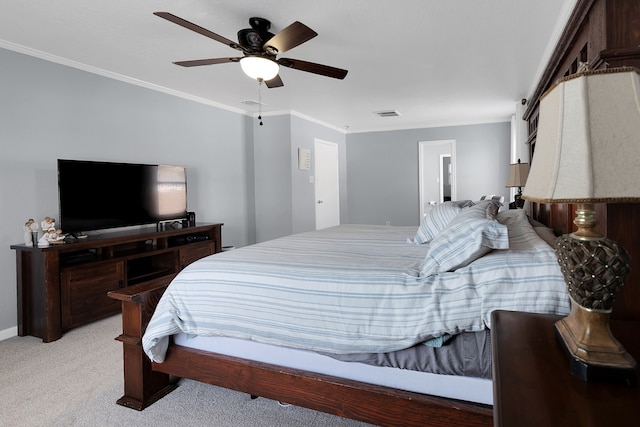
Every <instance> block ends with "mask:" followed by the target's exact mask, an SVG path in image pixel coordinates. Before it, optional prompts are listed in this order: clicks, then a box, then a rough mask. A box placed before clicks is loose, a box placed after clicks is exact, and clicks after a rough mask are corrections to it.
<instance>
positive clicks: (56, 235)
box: [38, 228, 65, 246]
mask: <svg viewBox="0 0 640 427" xmlns="http://www.w3.org/2000/svg"><path fill="white" fill-rule="evenodd" d="M64 237H65V236H64V235H62V230H56V229H55V228H52V229H50V230H47V232H46V233H44V234H43V235H42V237H41V238H40V240H38V246H49V245H50V244H52V243H63V242H64Z"/></svg>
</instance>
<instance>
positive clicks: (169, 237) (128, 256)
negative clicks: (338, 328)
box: [11, 224, 222, 342]
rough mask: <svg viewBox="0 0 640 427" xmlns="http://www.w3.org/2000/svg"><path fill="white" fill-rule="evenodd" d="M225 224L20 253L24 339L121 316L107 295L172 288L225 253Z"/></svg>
mask: <svg viewBox="0 0 640 427" xmlns="http://www.w3.org/2000/svg"><path fill="white" fill-rule="evenodd" d="M221 235H222V224H200V225H197V226H195V227H188V228H182V229H176V230H165V231H156V229H155V227H153V228H144V229H140V230H134V231H126V232H110V233H104V234H99V235H92V236H89V237H87V238H86V239H83V240H79V241H78V242H75V243H65V244H61V245H51V246H47V247H31V246H25V245H12V246H11V249H14V250H15V251H16V268H17V279H18V280H17V281H18V284H17V285H18V335H20V336H25V335H33V336H36V337H39V338H42V341H44V342H50V341H55V340H57V339H59V338H60V337H61V336H62V334H63V333H64V332H65V331H68V330H69V329H71V328H74V327H76V326H80V325H83V324H86V323H89V322H92V321H95V320H98V319H101V318H104V317H107V316H110V315H112V314H115V313H118V312H119V311H120V304H119V303H118V301H115V300H113V299H111V298H109V297H107V292H109V291H112V290H115V289H121V288H126V287H127V286H133V285H140V284H150V283H154V284H156V285H157V284H168V283H169V282H170V281H171V279H173V278H174V277H175V275H176V274H178V272H179V271H180V270H182V269H183V268H184V267H186V266H187V265H188V264H190V263H192V262H193V261H195V260H197V259H200V258H202V257H205V256H207V255H211V254H214V253H218V252H220V251H221V250H222V237H221Z"/></svg>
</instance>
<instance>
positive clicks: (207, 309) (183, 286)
mask: <svg viewBox="0 0 640 427" xmlns="http://www.w3.org/2000/svg"><path fill="white" fill-rule="evenodd" d="M529 228H530V227H529ZM415 231H416V227H390V226H370V225H342V226H338V227H334V228H329V229H325V230H320V231H313V232H306V233H301V234H295V235H291V236H287V237H283V238H279V239H275V240H272V241H268V242H265V243H260V244H256V245H252V246H248V247H245V248H241V249H237V250H233V251H228V252H223V253H220V254H215V255H212V256H209V257H206V258H203V259H201V260H199V261H197V262H195V263H193V264H191V265H189V266H188V267H187V268H185V269H184V270H183V271H182V272H181V273H180V274H179V275H178V276H177V277H176V278H175V279H174V281H173V282H172V283H171V285H170V286H169V287H168V289H167V291H166V292H165V294H164V295H163V297H162V299H161V300H160V302H159V304H158V306H157V309H156V311H155V313H154V315H153V317H152V319H151V321H150V323H149V325H148V327H147V330H146V333H145V335H144V337H143V348H144V350H145V352H146V354H147V355H148V356H149V357H150V358H151V359H152V360H153V361H156V362H162V361H163V360H164V355H165V352H166V348H167V345H168V337H169V336H170V335H172V334H176V333H179V332H185V333H188V334H195V335H205V336H217V335H224V336H230V337H234V338H242V339H250V340H255V341H259V342H263V343H268V344H275V345H281V346H287V347H294V348H302V349H308V350H314V351H320V352H327V353H339V354H346V353H373V352H389V351H394V350H399V349H403V348H407V347H410V346H412V345H414V344H416V343H420V342H423V341H425V340H428V339H430V338H433V337H438V336H442V335H444V334H456V333H459V332H462V331H479V330H482V329H484V328H487V327H490V314H491V312H492V311H493V310H496V309H505V310H518V311H529V312H541V313H556V314H566V313H568V312H569V301H568V297H567V293H566V290H565V283H564V280H563V278H562V274H561V272H560V269H559V267H558V262H557V260H556V257H555V254H554V251H553V250H552V249H551V247H549V246H548V245H547V244H546V243H544V242H543V241H542V240H541V239H539V238H538V237H537V235H535V233H533V231H532V229H531V233H525V234H526V235H521V234H518V233H516V232H512V233H510V235H509V239H510V248H511V249H508V250H494V251H492V252H491V253H489V254H488V255H485V256H484V257H482V258H480V259H478V260H476V261H474V262H473V263H471V264H469V265H468V266H466V267H464V268H460V269H458V270H456V271H454V272H448V273H441V274H435V275H430V276H426V277H420V276H421V275H416V274H415V271H416V270H418V269H419V266H420V265H421V263H422V261H423V259H424V257H425V253H426V251H427V248H428V244H423V245H415V244H408V243H407V237H411V236H412V235H414V234H415Z"/></svg>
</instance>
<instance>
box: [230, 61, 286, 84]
mask: <svg viewBox="0 0 640 427" xmlns="http://www.w3.org/2000/svg"><path fill="white" fill-rule="evenodd" d="M240 67H241V68H242V71H244V73H245V74H246V75H247V76H249V77H251V78H252V79H254V80H258V81H269V80H271V79H273V78H274V77H275V76H277V75H278V71H279V70H280V66H279V65H278V63H277V62H275V61H272V60H271V59H269V58H265V57H263V56H245V57H244V58H242V59H241V60H240Z"/></svg>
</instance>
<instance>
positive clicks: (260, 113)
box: [258, 79, 262, 126]
mask: <svg viewBox="0 0 640 427" xmlns="http://www.w3.org/2000/svg"><path fill="white" fill-rule="evenodd" d="M261 88H262V79H258V120H260V126H262V91H261Z"/></svg>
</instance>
